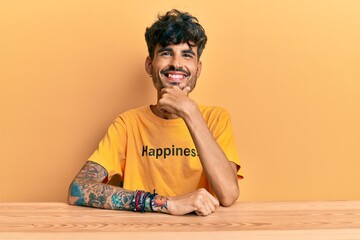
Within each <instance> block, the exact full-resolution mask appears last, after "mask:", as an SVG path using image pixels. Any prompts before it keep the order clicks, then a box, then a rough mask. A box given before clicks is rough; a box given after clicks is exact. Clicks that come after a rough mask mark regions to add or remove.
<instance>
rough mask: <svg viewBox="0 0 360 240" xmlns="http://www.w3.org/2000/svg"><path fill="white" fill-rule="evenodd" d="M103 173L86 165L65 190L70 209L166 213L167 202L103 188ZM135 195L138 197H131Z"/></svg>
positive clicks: (104, 173) (115, 188) (148, 195)
mask: <svg viewBox="0 0 360 240" xmlns="http://www.w3.org/2000/svg"><path fill="white" fill-rule="evenodd" d="M107 175H108V174H107V171H106V170H105V168H103V167H102V166H100V165H98V164H96V163H94V162H91V161H89V162H87V163H86V164H85V165H84V167H83V168H82V169H81V171H80V172H79V174H78V175H77V176H76V177H75V179H74V181H73V182H72V183H71V185H70V188H69V195H68V202H69V204H72V205H79V206H87V207H95V208H105V209H117V210H134V211H154V212H164V213H168V198H166V197H163V196H159V195H157V194H155V192H154V194H151V193H150V192H145V191H143V190H137V191H135V192H134V191H130V190H125V189H123V188H121V187H117V186H113V185H109V184H105V183H103V182H104V179H107ZM135 193H138V194H137V195H136V196H135Z"/></svg>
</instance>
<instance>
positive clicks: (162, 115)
mask: <svg viewBox="0 0 360 240" xmlns="http://www.w3.org/2000/svg"><path fill="white" fill-rule="evenodd" d="M150 109H151V111H152V112H153V113H154V114H155V115H156V116H158V117H159V118H163V119H176V118H179V117H178V116H176V115H175V114H171V113H169V112H167V111H165V110H161V109H159V107H158V104H156V105H151V106H150Z"/></svg>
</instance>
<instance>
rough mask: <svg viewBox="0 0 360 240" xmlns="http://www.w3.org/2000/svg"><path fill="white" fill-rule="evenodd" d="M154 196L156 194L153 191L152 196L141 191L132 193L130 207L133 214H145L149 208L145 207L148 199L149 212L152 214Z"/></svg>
mask: <svg viewBox="0 0 360 240" xmlns="http://www.w3.org/2000/svg"><path fill="white" fill-rule="evenodd" d="M156 195H158V194H157V193H156V192H155V189H154V193H153V194H151V193H150V192H145V191H142V190H136V191H135V192H134V197H133V199H132V200H131V206H132V208H133V209H134V211H135V212H145V211H146V209H149V206H147V204H146V202H147V201H146V200H147V199H149V205H150V210H151V211H152V212H154V209H153V206H152V204H153V199H154V198H155V196H156Z"/></svg>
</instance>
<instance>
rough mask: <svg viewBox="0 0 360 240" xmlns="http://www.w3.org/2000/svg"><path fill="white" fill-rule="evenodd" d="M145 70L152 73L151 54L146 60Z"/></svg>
mask: <svg viewBox="0 0 360 240" xmlns="http://www.w3.org/2000/svg"><path fill="white" fill-rule="evenodd" d="M145 70H146V72H147V73H148V74H149V75H152V60H151V58H150V56H147V58H146V60H145Z"/></svg>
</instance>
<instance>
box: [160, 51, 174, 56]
mask: <svg viewBox="0 0 360 240" xmlns="http://www.w3.org/2000/svg"><path fill="white" fill-rule="evenodd" d="M160 56H171V53H170V52H162V53H160Z"/></svg>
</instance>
